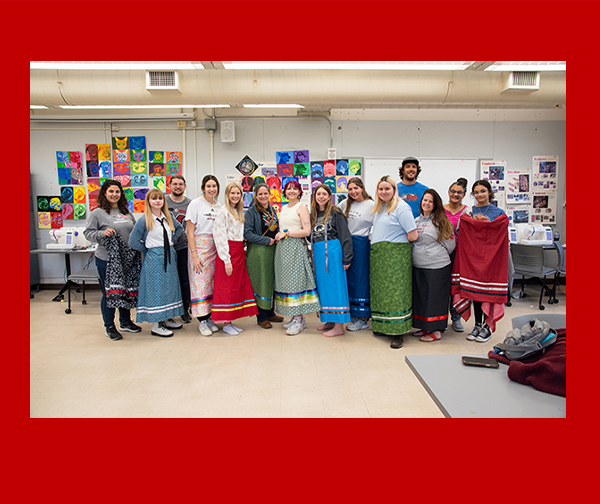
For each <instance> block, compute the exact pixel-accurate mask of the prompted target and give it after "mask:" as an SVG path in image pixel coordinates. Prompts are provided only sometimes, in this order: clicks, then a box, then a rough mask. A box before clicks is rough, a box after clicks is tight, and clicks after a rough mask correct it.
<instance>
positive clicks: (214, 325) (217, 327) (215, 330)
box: [206, 319, 219, 332]
mask: <svg viewBox="0 0 600 504" xmlns="http://www.w3.org/2000/svg"><path fill="white" fill-rule="evenodd" d="M206 322H207V323H208V327H210V330H211V331H212V332H217V331H218V330H219V326H218V325H217V324H215V323H214V322H213V321H212V320H211V319H208V320H207V321H206Z"/></svg>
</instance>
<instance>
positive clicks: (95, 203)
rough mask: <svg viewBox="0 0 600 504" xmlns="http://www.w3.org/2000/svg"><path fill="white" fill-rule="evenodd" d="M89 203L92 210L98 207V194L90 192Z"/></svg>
mask: <svg viewBox="0 0 600 504" xmlns="http://www.w3.org/2000/svg"><path fill="white" fill-rule="evenodd" d="M88 205H89V207H90V212H91V211H92V210H95V209H96V208H98V195H97V194H90V195H89V197H88Z"/></svg>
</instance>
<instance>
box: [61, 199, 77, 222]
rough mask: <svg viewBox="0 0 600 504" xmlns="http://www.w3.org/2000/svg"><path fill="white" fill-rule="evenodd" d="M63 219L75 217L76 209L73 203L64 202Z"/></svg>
mask: <svg viewBox="0 0 600 504" xmlns="http://www.w3.org/2000/svg"><path fill="white" fill-rule="evenodd" d="M62 216H63V221H65V220H67V219H73V218H74V217H75V209H74V208H73V203H63V206H62Z"/></svg>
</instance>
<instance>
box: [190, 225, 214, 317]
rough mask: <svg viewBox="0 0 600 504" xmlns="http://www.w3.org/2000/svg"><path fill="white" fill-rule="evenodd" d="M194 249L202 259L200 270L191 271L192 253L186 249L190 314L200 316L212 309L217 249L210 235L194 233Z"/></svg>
mask: <svg viewBox="0 0 600 504" xmlns="http://www.w3.org/2000/svg"><path fill="white" fill-rule="evenodd" d="M194 239H195V240H196V251H197V253H198V257H199V258H200V260H201V261H202V271H201V272H200V273H196V272H195V271H193V262H192V253H191V252H190V250H189V249H188V276H189V278H190V296H191V300H190V302H191V307H192V315H193V316H194V317H202V316H204V315H208V314H209V313H210V311H211V309H212V298H213V283H214V275H215V259H216V257H217V249H216V248H215V242H214V241H213V236H212V235H207V234H201V235H194Z"/></svg>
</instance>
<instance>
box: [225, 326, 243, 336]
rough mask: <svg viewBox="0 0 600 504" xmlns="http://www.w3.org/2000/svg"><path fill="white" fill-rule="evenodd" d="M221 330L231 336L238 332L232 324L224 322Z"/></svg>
mask: <svg viewBox="0 0 600 504" xmlns="http://www.w3.org/2000/svg"><path fill="white" fill-rule="evenodd" d="M223 332H224V333H227V334H230V335H231V336H236V335H238V334H239V332H238V331H237V330H236V328H235V326H234V325H233V324H226V325H224V326H223Z"/></svg>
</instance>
